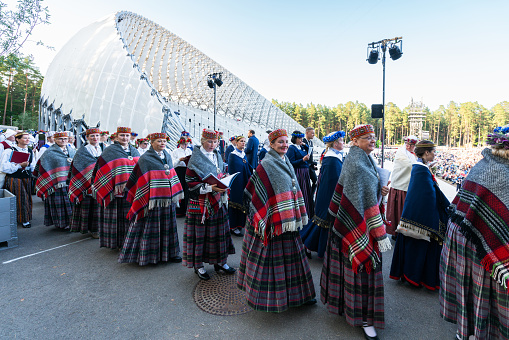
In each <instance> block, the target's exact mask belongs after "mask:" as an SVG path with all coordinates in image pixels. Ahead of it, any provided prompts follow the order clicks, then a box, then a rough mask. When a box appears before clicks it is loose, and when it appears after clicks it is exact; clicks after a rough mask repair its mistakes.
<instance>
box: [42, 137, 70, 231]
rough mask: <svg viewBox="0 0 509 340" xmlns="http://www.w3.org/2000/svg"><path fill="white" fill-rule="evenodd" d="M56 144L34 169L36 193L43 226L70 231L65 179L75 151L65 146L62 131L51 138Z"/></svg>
mask: <svg viewBox="0 0 509 340" xmlns="http://www.w3.org/2000/svg"><path fill="white" fill-rule="evenodd" d="M53 138H54V140H55V144H53V145H52V146H50V147H49V148H48V149H47V150H46V151H45V152H44V153H43V154H42V156H41V158H40V159H39V161H38V162H37V165H36V167H35V171H34V176H35V177H37V182H36V184H35V191H36V194H37V196H39V197H41V198H42V199H43V200H44V225H46V226H50V225H55V227H57V228H60V229H69V225H70V224H71V219H72V207H71V202H70V201H69V196H68V193H67V178H68V175H69V169H70V167H71V162H72V159H73V157H74V154H75V153H76V151H75V150H74V149H72V148H70V147H68V146H67V141H68V137H67V134H66V133H65V132H57V133H55V134H54V135H53Z"/></svg>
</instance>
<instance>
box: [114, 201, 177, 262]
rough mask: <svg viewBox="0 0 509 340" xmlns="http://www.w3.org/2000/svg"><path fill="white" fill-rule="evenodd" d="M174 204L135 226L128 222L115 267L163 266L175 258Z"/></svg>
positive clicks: (148, 216)
mask: <svg viewBox="0 0 509 340" xmlns="http://www.w3.org/2000/svg"><path fill="white" fill-rule="evenodd" d="M179 252H180V249H179V240H178V234H177V216H176V213H175V204H172V205H171V206H169V207H164V208H154V209H152V210H150V211H149V212H148V214H147V215H146V216H145V217H143V218H141V219H139V220H138V221H137V222H136V223H135V222H134V221H131V224H130V225H129V229H128V231H127V236H126V238H125V241H124V245H123V246H122V251H121V252H120V255H119V256H118V262H119V263H132V262H137V263H138V264H139V265H140V266H144V265H147V264H149V263H154V264H155V263H158V262H167V261H168V260H169V259H170V258H172V257H175V256H177V255H178V254H179Z"/></svg>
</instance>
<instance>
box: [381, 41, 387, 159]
mask: <svg viewBox="0 0 509 340" xmlns="http://www.w3.org/2000/svg"><path fill="white" fill-rule="evenodd" d="M386 47H387V45H386V44H385V43H384V44H382V51H383V55H382V65H383V86H382V88H383V90H382V108H383V109H382V111H383V115H382V168H383V167H384V158H385V155H384V145H385V50H386Z"/></svg>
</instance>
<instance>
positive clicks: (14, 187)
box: [0, 132, 36, 228]
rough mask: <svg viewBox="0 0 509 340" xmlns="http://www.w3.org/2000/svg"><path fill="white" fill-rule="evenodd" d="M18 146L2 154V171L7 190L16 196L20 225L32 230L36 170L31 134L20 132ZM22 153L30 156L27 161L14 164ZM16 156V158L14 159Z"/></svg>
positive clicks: (17, 139) (17, 140)
mask: <svg viewBox="0 0 509 340" xmlns="http://www.w3.org/2000/svg"><path fill="white" fill-rule="evenodd" d="M15 141H16V144H17V145H16V146H12V147H11V148H9V149H6V150H4V151H3V152H2V157H1V158H0V171H1V172H3V173H4V174H6V177H5V189H6V190H8V191H9V192H10V193H12V194H13V195H15V196H16V213H17V220H18V223H21V224H22V225H23V228H30V227H31V224H30V221H31V220H32V171H33V170H34V168H35V164H36V160H35V155H34V153H33V152H32V150H30V149H29V148H28V144H29V134H28V133H27V132H20V133H17V134H16V135H15ZM18 152H21V153H24V154H29V156H28V158H27V160H26V161H21V160H22V159H19V161H17V162H13V158H15V159H16V158H17V157H16V156H24V155H18V154H17V153H18ZM13 155H14V157H13ZM24 157H26V156H24Z"/></svg>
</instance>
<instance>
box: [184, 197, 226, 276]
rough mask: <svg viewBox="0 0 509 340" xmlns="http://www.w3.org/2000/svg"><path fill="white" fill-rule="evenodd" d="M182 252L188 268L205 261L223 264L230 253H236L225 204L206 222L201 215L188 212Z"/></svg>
mask: <svg viewBox="0 0 509 340" xmlns="http://www.w3.org/2000/svg"><path fill="white" fill-rule="evenodd" d="M182 252H183V256H182V264H183V265H184V266H187V267H188V268H201V267H203V263H204V262H205V263H209V264H219V265H223V264H225V263H226V259H227V258H228V254H235V248H234V246H233V242H232V237H231V234H230V225H229V224H228V214H227V213H226V208H225V206H224V205H223V206H222V207H220V208H219V211H218V212H217V213H216V214H215V215H213V216H210V217H209V218H208V219H206V220H205V224H202V223H201V215H196V214H189V212H188V213H187V216H186V224H185V227H184V247H183V250H182Z"/></svg>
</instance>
